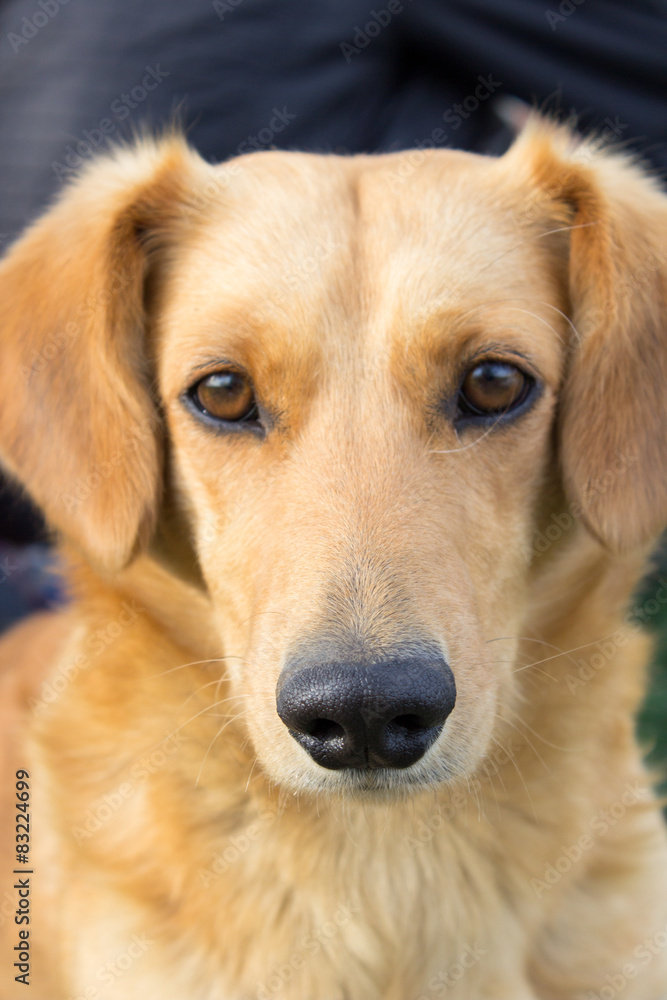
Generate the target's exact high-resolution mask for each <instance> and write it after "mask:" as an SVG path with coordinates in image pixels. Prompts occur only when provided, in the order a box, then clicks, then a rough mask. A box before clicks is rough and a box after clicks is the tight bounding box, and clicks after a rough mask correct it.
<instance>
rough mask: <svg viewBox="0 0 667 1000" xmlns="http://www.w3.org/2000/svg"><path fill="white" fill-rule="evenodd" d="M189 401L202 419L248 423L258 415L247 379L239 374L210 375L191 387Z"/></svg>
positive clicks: (234, 372)
mask: <svg viewBox="0 0 667 1000" xmlns="http://www.w3.org/2000/svg"><path fill="white" fill-rule="evenodd" d="M188 398H189V399H190V400H191V401H192V402H193V403H194V405H195V407H196V408H197V409H198V410H199V411H200V412H201V413H203V414H204V415H205V416H207V417H211V418H212V419H213V420H219V421H221V422H224V423H229V424H242V423H251V422H252V421H256V420H257V419H258V416H259V413H258V409H257V402H256V400H255V394H254V392H253V388H252V385H251V383H250V379H249V378H248V377H247V375H244V374H242V373H241V372H236V371H221V372H213V373H212V374H211V375H207V376H206V377H205V378H203V379H201V380H200V381H199V382H197V383H196V384H195V385H193V386H192V388H191V389H190V390H189V392H188Z"/></svg>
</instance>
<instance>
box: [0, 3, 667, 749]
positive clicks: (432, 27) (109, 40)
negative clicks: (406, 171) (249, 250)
mask: <svg viewBox="0 0 667 1000" xmlns="http://www.w3.org/2000/svg"><path fill="white" fill-rule="evenodd" d="M0 52H1V58H0V177H1V178H2V182H1V185H0V190H1V194H0V249H2V248H4V247H6V246H7V245H8V244H9V243H10V242H11V240H12V239H13V238H14V236H15V235H16V234H17V233H18V232H19V231H20V230H21V229H22V228H23V227H24V226H25V225H26V224H27V223H28V222H29V221H30V220H31V219H33V218H34V217H35V216H36V215H37V214H39V213H40V212H41V211H42V209H43V208H44V207H45V206H46V205H47V204H48V202H49V200H50V199H51V198H52V197H53V196H54V194H56V193H57V192H58V191H59V190H60V189H61V187H62V185H63V183H65V182H66V180H67V179H68V178H69V177H70V176H72V174H73V173H74V172H75V171H76V169H77V168H78V167H79V166H81V165H82V164H83V163H85V162H86V161H87V160H88V159H89V158H90V157H92V156H93V155H95V153H96V152H97V151H98V150H100V149H104V148H106V147H107V145H108V144H109V143H113V142H117V141H119V140H122V139H127V138H130V137H131V136H132V135H133V134H134V132H135V131H136V130H137V129H138V128H141V127H142V126H143V125H144V124H148V125H149V127H150V128H151V129H156V128H158V127H159V126H160V125H161V124H164V123H167V122H169V121H173V120H174V118H175V117H176V118H178V119H179V120H180V121H181V122H182V123H183V124H184V126H185V127H186V129H187V131H188V135H189V139H190V141H191V142H192V143H193V144H194V145H195V146H196V147H197V148H198V149H199V151H200V152H201V153H202V154H203V155H204V156H205V157H207V158H209V159H211V160H215V161H217V160H221V159H224V158H226V157H228V156H231V155H234V154H237V153H243V152H247V151H250V150H252V149H266V148H269V147H272V146H275V147H278V148H287V149H307V150H316V151H333V152H373V151H386V150H396V149H402V148H409V147H414V146H439V147H446V146H453V147H460V148H464V149H470V150H475V151H480V152H486V153H501V152H502V151H503V150H504V149H505V148H506V147H507V145H508V144H509V142H510V141H511V138H512V135H513V131H514V129H515V128H517V127H519V126H520V124H521V120H522V116H523V115H524V114H525V109H526V107H530V106H537V107H540V108H542V109H544V110H546V111H548V112H549V113H552V114H558V115H559V116H561V117H565V118H570V117H574V118H575V119H576V122H577V123H578V127H579V128H580V129H581V130H583V131H590V130H594V131H595V132H596V133H597V134H598V135H600V136H602V137H603V141H604V142H605V143H609V144H613V145H618V144H620V145H622V146H623V147H626V148H628V149H629V150H631V151H633V152H635V153H636V154H637V155H639V156H640V157H641V158H642V159H643V160H644V162H645V163H646V165H647V166H648V167H649V168H650V169H652V170H654V171H656V172H657V173H659V174H660V175H661V176H664V174H665V171H666V170H667V88H666V84H667V3H666V2H665V0H552V2H543V0H503V2H502V3H501V2H498V0H377V2H376V3H370V2H368V0H318V2H312V0H187V3H186V2H184V0H181V2H176V0H0ZM0 338H1V334H0ZM0 345H1V339H0ZM0 350H1V347H0ZM0 363H1V355H0ZM55 569H56V567H55V565H54V561H53V556H52V554H51V550H50V548H49V546H48V540H47V537H46V534H45V531H44V527H43V525H42V522H41V519H40V517H39V514H38V513H37V512H36V511H35V510H33V509H32V508H31V507H30V506H29V505H28V504H27V502H26V501H25V500H24V499H23V500H22V499H21V498H19V497H18V496H17V494H16V493H15V491H14V490H13V489H12V488H11V486H10V485H9V484H7V483H6V482H5V481H3V482H2V483H0V628H4V627H7V625H9V624H10V622H12V621H14V620H16V619H17V618H19V617H20V616H22V615H24V614H26V613H27V612H29V611H30V610H34V609H37V608H40V607H48V606H52V605H53V604H56V603H58V602H59V601H60V600H62V599H63V598H62V594H61V591H60V587H59V583H58V577H57V573H55V572H54V570H55ZM665 579H667V555H666V554H665V549H664V547H663V549H662V550H661V552H660V553H659V554H658V556H657V562H656V568H655V572H654V573H652V574H651V575H650V576H649V577H648V578H647V580H646V582H645V585H644V587H643V588H642V590H641V592H640V593H639V594H638V595H637V613H638V615H639V618H640V619H641V620H642V621H644V623H645V624H646V627H648V628H650V629H651V630H653V631H654V632H655V633H656V637H657V651H656V662H655V666H654V683H653V687H652V691H651V695H650V697H649V700H648V702H647V705H646V708H645V710H644V712H643V714H642V718H641V720H640V730H641V734H642V736H643V738H644V739H645V740H646V741H647V743H649V744H651V745H652V746H653V747H654V750H653V758H654V759H655V760H656V761H658V760H661V759H662V760H667V605H663V604H661V603H660V602H659V601H656V600H655V594H656V593H657V592H659V588H660V587H661V580H665ZM650 601H653V603H654V604H656V607H657V609H656V610H653V611H651V613H648V612H647V610H646V609H647V607H648V606H649V603H648V602H650ZM650 607H651V608H653V605H650Z"/></svg>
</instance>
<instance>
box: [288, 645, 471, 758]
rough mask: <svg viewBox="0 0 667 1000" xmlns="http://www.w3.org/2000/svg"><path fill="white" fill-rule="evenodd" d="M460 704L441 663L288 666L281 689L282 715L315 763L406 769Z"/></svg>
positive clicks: (410, 661) (406, 661) (446, 668)
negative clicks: (455, 705) (457, 704)
mask: <svg viewBox="0 0 667 1000" xmlns="http://www.w3.org/2000/svg"><path fill="white" fill-rule="evenodd" d="M455 701H456V684H455V682H454V675H453V674H452V671H451V670H450V668H449V666H448V665H447V663H446V662H445V661H444V660H443V659H442V658H441V657H436V658H433V659H428V660H426V661H425V660H424V659H423V658H421V657H420V658H418V659H417V658H415V659H396V660H387V661H381V662H377V663H371V664H368V665H366V664H349V665H348V664H345V663H324V664H318V665H314V666H299V667H297V668H296V669H295V668H294V667H292V668H290V667H289V666H288V667H286V668H285V669H284V670H283V673H282V674H281V678H280V680H279V682H278V690H277V709H278V715H279V716H280V718H281V719H282V721H283V722H284V723H285V725H286V726H287V728H288V729H289V731H290V734H291V735H292V736H293V737H294V739H295V740H296V741H297V743H299V745H300V746H302V747H303V748H304V750H307V751H308V753H309V754H310V756H311V757H312V758H313V760H314V761H316V763H318V764H321V765H322V767H327V768H330V769H331V770H340V769H341V768H348V767H349V768H360V769H361V768H363V769H366V768H377V767H386V768H404V767H410V765H411V764H414V763H415V762H416V761H418V760H419V759H420V758H421V757H422V756H423V755H424V754H425V753H426V751H427V750H428V748H429V747H430V746H431V745H432V744H433V743H434V742H435V740H436V739H437V738H438V736H439V735H440V732H441V731H442V727H443V726H444V724H445V721H446V719H447V717H448V715H449V714H450V713H451V711H452V709H453V708H454V703H455Z"/></svg>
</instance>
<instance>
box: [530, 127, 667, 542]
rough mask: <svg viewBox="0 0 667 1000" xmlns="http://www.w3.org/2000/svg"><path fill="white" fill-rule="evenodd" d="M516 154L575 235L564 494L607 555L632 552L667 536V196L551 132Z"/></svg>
mask: <svg viewBox="0 0 667 1000" xmlns="http://www.w3.org/2000/svg"><path fill="white" fill-rule="evenodd" d="M518 146H519V147H520V148H519V149H517V150H516V152H517V153H519V154H520V155H523V156H527V157H528V159H529V161H530V164H531V171H532V183H533V184H536V185H537V190H538V191H540V192H542V195H543V198H544V199H545V200H546V201H548V202H549V209H550V212H549V213H547V216H548V218H549V221H550V223H551V225H552V226H553V225H554V224H555V226H559V225H560V226H563V227H566V226H573V227H574V228H573V229H572V230H571V231H570V232H569V234H568V235H569V247H568V251H567V252H568V257H569V260H568V263H567V273H568V275H569V277H568V294H569V299H570V305H571V313H570V318H571V320H572V324H573V327H574V329H575V330H576V331H577V333H578V337H579V341H578V342H577V343H573V344H572V351H573V353H572V356H571V358H570V364H569V371H568V373H567V377H566V382H565V385H564V388H563V393H562V397H561V408H560V428H559V433H560V456H561V466H562V472H563V481H564V485H565V489H566V493H567V495H568V498H569V500H570V501H571V502H574V503H577V504H579V505H580V506H581V510H582V512H583V518H584V520H585V522H586V524H587V526H588V528H589V530H590V531H591V532H592V533H593V534H594V535H595V536H597V538H598V539H599V540H600V541H601V542H602V543H603V544H605V545H606V546H608V547H609V548H611V549H613V550H616V551H620V550H625V549H628V548H631V547H633V546H637V545H641V544H643V543H645V542H647V541H649V540H650V539H652V538H655V536H656V535H657V534H659V532H660V531H661V530H662V529H663V528H664V527H665V525H667V196H666V195H665V194H663V193H662V191H661V190H660V188H659V186H658V184H657V183H656V182H654V181H653V180H652V179H651V178H649V177H648V176H647V175H646V174H645V173H644V172H643V171H642V170H641V169H640V168H639V167H638V166H637V165H635V164H634V163H632V162H631V161H630V160H629V159H628V158H626V157H624V156H622V155H619V154H613V153H607V152H603V151H602V148H601V146H602V143H601V141H600V139H598V140H595V139H592V140H578V141H577V140H575V139H574V137H573V136H572V134H571V133H570V132H569V131H568V130H566V129H562V128H556V127H553V126H548V125H545V124H542V125H533V126H532V127H529V129H528V130H527V133H526V134H525V135H523V136H522V137H521V138H520V139H519V142H518ZM546 201H545V205H544V207H546ZM547 228H548V227H547Z"/></svg>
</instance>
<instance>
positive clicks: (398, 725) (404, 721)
mask: <svg viewBox="0 0 667 1000" xmlns="http://www.w3.org/2000/svg"><path fill="white" fill-rule="evenodd" d="M430 728H431V727H430V726H429V724H428V723H427V722H425V721H424V720H423V719H422V718H420V716H418V715H397V716H396V718H395V719H392V720H391V722H389V723H388V724H387V729H388V730H390V731H391V730H392V729H394V730H400V731H401V732H403V733H407V734H411V733H421V732H423V731H424V730H425V729H430Z"/></svg>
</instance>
